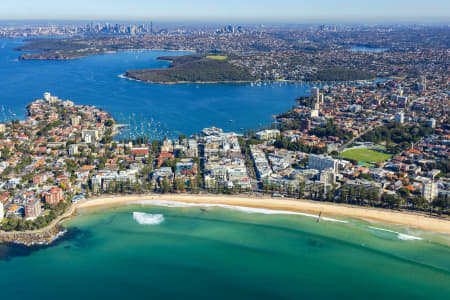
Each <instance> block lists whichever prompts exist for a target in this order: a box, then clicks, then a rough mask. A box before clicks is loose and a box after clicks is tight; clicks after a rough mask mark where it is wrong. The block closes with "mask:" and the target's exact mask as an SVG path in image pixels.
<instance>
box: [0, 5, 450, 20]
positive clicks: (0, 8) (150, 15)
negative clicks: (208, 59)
mask: <svg viewBox="0 0 450 300" xmlns="http://www.w3.org/2000/svg"><path fill="white" fill-rule="evenodd" d="M30 2H31V1H30ZM30 2H27V3H22V4H21V5H20V6H17V5H15V4H11V3H3V4H0V20H26V19H54V20H92V19H96V20H113V19H116V20H148V19H156V20H174V19H182V20H208V21H214V20H215V21H219V20H237V19H246V20H250V21H251V20H255V21H257V20H277V21H283V20H285V21H296V22H302V21H305V22H306V21H319V20H321V21H322V20H323V21H325V20H330V21H338V20H352V21H366V22H370V21H396V20H397V21H399V22H404V21H408V20H409V21H427V22H442V21H448V20H450V14H449V12H450V4H449V3H448V2H446V1H442V0H430V1H427V2H424V1H418V0H413V1H404V0H400V1H394V2H392V1H387V0H381V1H377V2H376V3H375V2H373V3H366V2H364V3H361V2H360V1H354V0H344V1H339V2H338V3H336V1H331V0H322V1H320V2H315V3H311V2H308V1H293V0H280V1H277V2H276V3H275V2H272V1H268V0H261V1H256V0H248V1H237V0H230V1H227V2H225V3H224V2H217V1H213V2H211V1H205V0H200V1H194V2H193V1H191V2H186V1H182V0H171V1H169V2H165V3H161V2H154V1H150V2H148V1H143V0H133V1H132V3H131V4H132V5H130V3H129V2H126V3H125V2H123V1H117V0H113V1H106V0H99V1H95V2H92V1H87V0H80V1H77V2H76V3H66V2H60V1H55V0H43V1H40V2H34V1H33V2H31V3H30Z"/></svg>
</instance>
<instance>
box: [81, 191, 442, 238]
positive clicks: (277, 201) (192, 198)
mask: <svg viewBox="0 0 450 300" xmlns="http://www.w3.org/2000/svg"><path fill="white" fill-rule="evenodd" d="M142 200H167V201H178V202H186V203H196V204H225V205H232V206H244V207H253V208H265V209H274V210H286V211H294V212H303V213H312V214H319V213H320V212H322V215H323V216H333V217H352V218H358V219H364V220H371V221H378V222H384V223H390V224H398V225H404V226H408V227H414V228H418V229H422V230H426V231H435V232H441V233H446V234H450V220H448V219H447V220H445V219H438V218H432V217H427V216H424V215H417V214H413V213H406V212H396V211H391V210H385V209H378V208H366V207H359V206H350V205H344V204H333V203H324V202H317V201H307V200H297V199H288V198H271V197H259V198H252V197H249V196H226V195H191V194H162V195H160V194H148V195H129V196H125V195H124V196H106V197H100V198H93V199H88V200H85V201H83V202H80V203H78V204H76V205H75V206H76V208H79V209H83V208H92V207H97V206H116V205H121V204H127V203H131V202H135V201H142Z"/></svg>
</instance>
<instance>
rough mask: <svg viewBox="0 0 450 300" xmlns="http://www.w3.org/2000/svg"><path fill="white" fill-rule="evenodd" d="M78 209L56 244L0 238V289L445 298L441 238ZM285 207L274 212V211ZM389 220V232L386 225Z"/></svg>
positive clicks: (11, 295) (51, 293) (269, 218)
mask: <svg viewBox="0 0 450 300" xmlns="http://www.w3.org/2000/svg"><path fill="white" fill-rule="evenodd" d="M169 206H174V205H171V204H170V203H156V206H154V205H147V204H134V205H125V206H120V207H116V208H95V209H88V210H82V211H81V212H80V215H79V216H77V217H75V218H73V219H72V220H70V221H69V222H67V223H66V227H67V228H68V234H67V235H66V236H65V237H63V238H61V239H60V240H59V241H57V242H56V243H55V244H54V245H53V246H46V247H41V248H36V249H26V248H24V247H22V246H5V245H0V289H1V291H2V298H4V299H48V300H50V299H61V298H63V299H124V298H128V299H409V300H410V299H446V298H447V297H448V295H449V294H450V285H449V282H450V260H449V257H450V248H449V247H448V244H449V239H448V236H442V235H439V234H436V233H426V232H421V231H419V230H412V229H406V228H403V227H399V226H393V225H386V224H380V223H369V222H365V221H361V220H355V219H345V218H344V219H343V218H336V219H339V221H345V223H344V222H336V221H334V220H333V219H334V218H331V219H329V220H322V221H321V222H320V223H317V222H316V217H315V216H312V217H310V216H303V215H286V214H268V213H269V212H270V211H267V210H258V209H256V210H255V209H242V208H240V209H232V208H231V207H203V208H202V207H197V206H192V207H191V206H188V205H186V206H183V205H179V204H177V205H175V207H169ZM280 213H281V212H280ZM386 230H387V231H386Z"/></svg>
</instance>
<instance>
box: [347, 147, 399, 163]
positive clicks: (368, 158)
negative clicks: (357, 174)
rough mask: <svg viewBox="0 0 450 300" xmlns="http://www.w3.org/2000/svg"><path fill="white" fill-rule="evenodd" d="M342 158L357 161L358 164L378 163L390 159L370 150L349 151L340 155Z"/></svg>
mask: <svg viewBox="0 0 450 300" xmlns="http://www.w3.org/2000/svg"><path fill="white" fill-rule="evenodd" d="M341 156H342V157H343V158H349V159H354V160H357V161H358V162H362V161H364V162H380V161H386V160H388V159H389V158H391V155H390V154H385V153H381V152H378V151H374V150H370V149H350V150H347V151H344V152H342V153H341Z"/></svg>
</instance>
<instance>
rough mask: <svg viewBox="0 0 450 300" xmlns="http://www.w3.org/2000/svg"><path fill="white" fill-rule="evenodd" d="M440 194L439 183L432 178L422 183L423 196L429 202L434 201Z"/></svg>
mask: <svg viewBox="0 0 450 300" xmlns="http://www.w3.org/2000/svg"><path fill="white" fill-rule="evenodd" d="M438 194H439V191H438V187H437V184H436V183H435V182H433V181H432V180H427V181H424V182H423V183H422V196H423V197H424V198H425V199H426V200H427V201H429V202H431V201H433V199H434V198H436V197H437V196H438Z"/></svg>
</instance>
